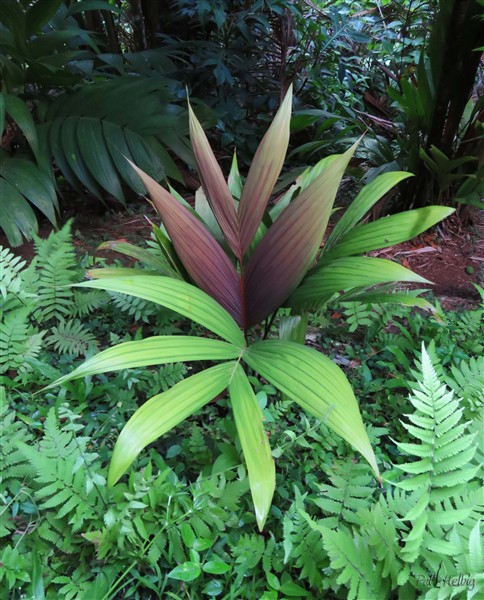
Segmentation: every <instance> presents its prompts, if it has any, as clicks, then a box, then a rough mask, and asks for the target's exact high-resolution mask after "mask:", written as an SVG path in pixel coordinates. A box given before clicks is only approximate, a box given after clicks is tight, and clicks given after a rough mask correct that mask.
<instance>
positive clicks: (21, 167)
mask: <svg viewBox="0 0 484 600" xmlns="http://www.w3.org/2000/svg"><path fill="white" fill-rule="evenodd" d="M0 176H1V177H3V178H4V179H6V180H7V181H8V182H9V183H10V184H11V185H13V186H14V187H15V188H16V189H17V190H18V191H19V192H20V193H21V194H22V195H23V196H25V198H26V199H27V200H28V201H29V202H30V203H31V204H33V205H34V206H36V207H37V208H38V209H39V210H40V211H41V212H42V213H43V214H44V215H45V216H46V217H47V218H48V219H49V221H50V222H51V223H52V225H54V226H55V225H56V214H55V211H56V206H57V196H56V193H55V188H54V184H53V182H52V180H51V178H50V177H49V176H48V175H46V174H45V173H44V172H43V171H41V170H40V169H39V168H38V167H37V165H36V164H35V163H33V162H31V161H30V160H27V159H25V158H4V159H1V160H0ZM0 201H2V202H6V201H7V198H3V197H0ZM7 208H8V207H7Z"/></svg>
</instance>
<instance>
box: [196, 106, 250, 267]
mask: <svg viewBox="0 0 484 600" xmlns="http://www.w3.org/2000/svg"><path fill="white" fill-rule="evenodd" d="M188 110H189V116H190V139H191V141H192V146H193V152H194V154H195V158H196V161H197V165H198V172H199V175H200V178H201V180H202V186H203V189H204V191H205V195H206V197H207V200H208V202H209V204H210V207H211V209H212V212H213V214H214V215H215V218H216V219H217V221H218V224H219V225H220V228H221V230H222V231H223V234H224V236H225V239H226V240H227V242H228V244H229V246H230V247H231V248H232V251H233V252H234V254H235V256H237V257H238V256H240V243H239V234H238V223H237V212H236V210H235V205H234V200H233V198H232V194H231V193H230V190H229V188H228V185H227V183H226V181H225V179H224V176H223V173H222V170H221V168H220V166H219V164H218V162H217V159H216V158H215V156H214V154H213V152H212V149H211V148H210V144H209V143H208V140H207V136H206V135H205V132H204V131H203V129H202V126H201V125H200V123H199V121H198V119H197V117H196V116H195V113H194V112H193V110H192V108H191V106H190V105H188Z"/></svg>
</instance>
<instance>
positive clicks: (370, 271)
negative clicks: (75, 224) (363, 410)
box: [52, 90, 451, 529]
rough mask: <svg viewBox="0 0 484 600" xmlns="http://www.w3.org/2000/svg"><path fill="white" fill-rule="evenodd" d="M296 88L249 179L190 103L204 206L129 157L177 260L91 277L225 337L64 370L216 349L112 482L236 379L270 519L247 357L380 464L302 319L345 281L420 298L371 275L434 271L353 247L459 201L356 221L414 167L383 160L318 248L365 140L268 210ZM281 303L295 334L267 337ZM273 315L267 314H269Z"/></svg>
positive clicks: (253, 475) (349, 394)
mask: <svg viewBox="0 0 484 600" xmlns="http://www.w3.org/2000/svg"><path fill="white" fill-rule="evenodd" d="M291 101H292V97H291V90H289V92H288V94H287V95H286V97H285V99H284V101H283V103H282V105H281V107H280V109H279V111H278V113H277V115H276V116H275V118H274V121H273V123H272V125H271V126H270V128H269V130H268V131H267V133H266V135H265V136H264V138H263V139H262V141H261V143H260V145H259V148H258V150H257V152H256V155H255V158H254V160H253V163H252V165H251V168H250V170H249V173H248V175H247V179H246V182H245V185H244V186H243V187H242V186H241V181H240V177H239V176H238V172H237V169H236V167H235V163H234V167H233V168H232V171H231V175H230V176H229V180H228V183H227V182H226V181H225V179H224V177H223V174H222V171H221V169H220V167H219V165H218V163H217V161H216V159H215V157H214V155H213V152H212V150H211V148H210V146H209V143H208V140H207V138H206V136H205V134H204V132H203V130H202V128H201V126H200V124H199V122H198V120H197V119H196V117H195V115H194V114H193V112H192V111H191V109H190V134H191V140H192V145H193V150H194V153H195V157H196V160H197V163H198V168H199V173H200V176H201V180H202V187H203V191H201V192H200V194H199V195H198V206H199V207H200V211H199V212H200V214H203V215H204V219H202V217H201V216H200V214H198V213H197V212H196V211H194V210H193V209H192V208H191V207H190V206H188V205H187V204H186V203H184V202H183V201H182V200H181V199H180V198H179V197H175V196H174V195H173V194H172V193H170V192H168V191H167V190H165V189H164V188H163V187H161V186H160V185H159V184H157V183H156V182H155V181H154V180H153V179H152V178H150V177H149V176H148V175H146V173H144V172H142V171H141V170H140V169H138V168H137V167H136V166H134V165H132V166H133V168H134V169H135V171H136V172H137V173H138V175H139V177H140V178H141V180H142V181H143V183H144V185H145V186H146V188H147V190H148V192H149V194H150V196H151V199H152V201H153V204H154V206H155V207H156V209H157V211H158V212H159V214H160V216H161V220H162V222H163V225H164V229H165V231H164V232H162V231H161V230H160V229H158V228H155V233H156V234H157V236H158V240H159V241H160V244H161V247H162V249H163V251H164V253H165V256H166V259H167V260H166V263H159V262H158V263H156V260H155V259H154V258H153V255H152V254H151V255H150V254H148V255H147V256H145V258H146V257H148V258H149V260H148V261H147V266H149V268H150V269H152V270H142V269H99V270H94V271H91V272H90V276H91V277H92V278H93V280H91V281H86V282H83V283H82V284H80V285H81V286H84V287H91V288H97V289H104V290H110V291H115V292H122V293H125V294H131V295H133V296H137V297H139V298H143V299H145V300H149V301H153V302H157V303H158V304H160V305H162V306H165V307H167V308H170V309H172V310H174V311H176V312H178V313H180V314H181V315H183V316H185V317H188V318H189V319H191V320H193V321H195V322H196V323H198V324H199V325H201V326H202V327H204V328H205V329H207V330H208V331H209V332H211V334H214V336H218V338H221V339H217V338H215V337H207V336H206V335H204V336H203V337H194V336H184V335H176V336H161V337H151V338H149V339H145V340H142V341H132V342H126V343H123V344H119V345H118V346H115V347H113V348H109V349H107V350H104V351H103V352H100V353H99V354H97V355H96V356H93V357H92V358H90V359H88V360H87V361H85V362H84V363H83V364H82V365H80V366H79V367H78V368H77V369H75V370H74V371H73V372H72V373H70V374H68V375H66V376H64V377H62V378H60V379H59V380H57V381H56V382H55V384H59V383H62V382H64V381H67V380H70V379H73V378H76V377H82V376H87V375H93V374H98V373H104V372H106V371H116V370H120V369H125V368H133V367H140V366H148V365H155V364H164V363H169V362H177V361H196V360H204V361H206V360H210V361H217V364H215V366H212V367H210V368H207V369H205V370H202V371H200V372H198V373H196V374H194V375H192V376H190V377H188V378H187V379H185V380H183V381H181V382H179V383H177V384H176V385H174V386H173V387H172V388H171V389H169V390H168V391H165V392H163V393H161V394H158V395H156V396H154V397H153V398H151V399H150V400H148V401H147V402H146V403H145V404H144V405H143V406H141V407H140V408H139V409H138V410H137V411H136V412H135V413H134V415H133V416H132V417H131V418H130V419H129V421H128V423H127V424H126V425H125V427H124V429H123V430H122V432H121V434H120V436H119V438H118V440H117V442H116V445H115V448H114V451H113V455H112V459H111V463H110V468H109V476H108V483H109V485H114V484H115V483H116V482H117V481H118V479H119V478H120V477H121V476H122V475H123V473H124V472H125V471H126V470H127V469H128V467H129V466H130V465H131V463H132V462H133V461H134V459H135V458H136V457H137V455H138V454H139V453H140V452H141V451H142V450H143V448H145V447H146V446H147V445H148V444H150V443H151V442H153V441H154V440H156V439H157V438H158V437H160V436H161V435H163V434H164V433H166V432H167V431H169V430H170V429H171V428H173V427H174V426H176V425H177V424H178V423H180V422H181V421H182V420H184V419H185V418H187V417H188V416H189V415H191V414H192V413H194V412H195V411H197V410H199V409H200V408H201V407H202V406H203V405H205V404H206V403H208V402H209V401H210V400H212V399H213V398H215V397H216V396H217V395H218V394H220V393H221V392H223V391H224V390H226V389H227V390H228V394H229V398H230V404H231V407H232V411H233V416H234V420H235V424H236V427H237V432H238V436H239V439H240V443H241V447H242V450H243V453H244V457H245V460H246V463H247V469H248V476H249V482H250V488H251V493H252V499H253V503H254V508H255V515H256V519H257V523H258V526H259V528H260V529H262V528H263V526H264V523H265V520H266V517H267V514H268V511H269V508H270V505H271V501H272V496H273V493H274V487H275V466H274V460H273V458H272V456H271V449H270V446H269V442H268V439H267V435H266V433H265V431H264V426H263V416H262V412H261V409H260V408H259V405H258V402H257V399H256V396H255V394H254V391H253V389H252V386H251V384H250V382H249V379H248V377H247V374H246V369H247V367H248V368H250V369H252V370H254V371H255V372H257V373H258V374H259V375H260V376H261V377H263V378H264V379H266V380H267V381H269V382H270V383H271V384H273V385H274V386H275V387H276V388H278V389H279V390H280V391H281V392H282V393H283V394H284V395H285V396H286V397H288V398H291V399H292V400H294V401H295V402H297V403H298V404H299V405H300V406H301V407H302V408H303V409H304V410H306V411H307V412H309V413H311V414H312V415H314V416H315V417H316V418H318V419H320V420H322V421H324V422H325V423H326V424H327V425H328V426H329V427H330V428H331V429H332V430H333V431H335V432H336V433H337V434H339V435H340V436H341V437H342V438H344V439H345V440H346V441H347V442H349V443H350V444H351V445H352V446H353V447H354V448H355V449H356V450H358V451H359V452H360V453H361V454H362V455H363V456H364V457H365V458H366V460H367V461H368V463H369V464H370V465H371V467H372V469H373V471H374V472H375V474H376V476H377V477H379V473H378V467H377V464H376V460H375V456H374V453H373V450H372V448H371V445H370V442H369V439H368V436H367V433H366V431H365V427H364V425H363V422H362V419H361V415H360V411H359V408H358V403H357V401H356V398H355V396H354V393H353V390H352V388H351V386H350V384H349V382H348V380H347V379H346V376H345V375H344V373H343V372H342V371H341V369H339V367H337V366H336V365H335V364H334V363H333V362H332V361H331V360H330V359H329V358H327V357H326V356H324V355H322V354H321V353H319V352H317V351H316V350H314V349H311V348H308V347H305V346H304V345H303V344H301V343H298V341H299V342H301V341H303V340H304V328H303V327H302V326H301V324H302V323H303V322H304V319H303V317H301V316H297V315H300V314H301V313H302V311H304V310H307V309H308V308H312V307H315V306H320V305H321V304H322V303H324V302H326V301H327V300H328V299H329V298H330V297H331V296H333V295H334V294H335V293H337V292H340V291H344V293H345V297H350V298H351V297H352V296H351V294H353V297H364V296H365V294H366V295H367V296H369V297H371V294H373V296H376V299H371V300H368V301H385V300H390V301H396V300H397V301H400V300H403V301H409V300H408V299H409V297H408V296H403V295H402V294H387V293H385V292H382V291H381V290H377V291H372V292H368V291H366V288H367V287H368V286H374V285H376V284H379V283H388V282H394V281H412V282H415V281H417V282H422V281H425V280H424V279H422V278H421V277H419V276H418V275H416V274H414V273H412V272H411V271H409V270H407V269H405V268H403V267H401V266H400V265H398V264H395V263H393V262H391V261H387V260H383V259H376V258H367V257H361V256H360V257H355V256H354V255H357V254H362V253H363V252H364V251H367V250H372V249H375V248H380V247H384V246H388V245H391V244H394V243H397V242H399V241H402V240H404V239H408V238H410V237H413V236H414V235H417V234H418V233H420V232H421V231H423V230H424V229H426V228H427V227H430V226H431V225H433V224H434V223H436V222H437V221H439V220H440V219H442V218H443V217H445V216H446V215H448V214H449V213H450V212H451V210H450V209H446V208H442V207H427V208H425V209H420V210H416V211H411V212H409V213H405V214H403V215H396V216H394V217H389V218H386V219H383V220H381V221H377V222H375V223H370V224H361V225H358V223H359V221H361V219H362V218H363V216H364V215H365V213H366V212H367V211H368V210H369V208H371V206H372V205H373V204H374V203H375V202H376V201H377V200H378V199H379V198H381V196H382V195H383V194H384V193H385V192H386V191H388V189H390V188H391V187H392V186H393V185H395V184H396V183H397V182H398V181H400V180H401V179H403V178H404V177H406V176H407V174H402V173H393V174H386V175H383V176H382V177H381V178H379V179H378V180H376V181H374V182H373V183H371V184H370V185H368V186H366V188H364V189H363V190H362V191H361V192H360V194H359V195H358V197H357V198H356V199H355V202H354V203H353V205H352V206H351V207H350V208H349V209H348V210H347V211H346V213H345V215H344V216H343V218H342V219H341V220H340V221H339V223H338V225H337V227H336V228H335V229H334V231H333V233H332V234H331V236H330V237H329V239H328V241H327V242H326V245H325V246H324V247H323V249H322V251H321V249H320V246H321V243H322V240H323V236H324V232H325V229H326V225H327V223H328V219H329V216H330V214H331V210H332V205H333V202H334V198H335V196H336V192H337V189H338V186H339V183H340V180H341V178H342V176H343V173H344V171H345V168H346V166H347V164H348V162H349V160H350V158H351V156H352V154H353V152H354V150H355V146H354V147H352V148H350V149H349V150H348V151H347V152H346V153H344V154H342V155H338V156H333V157H330V158H327V159H324V160H323V161H321V162H320V163H319V164H318V165H316V167H314V168H313V169H312V170H310V171H308V172H307V173H305V174H304V175H303V176H302V177H301V178H300V179H299V180H298V182H297V183H296V184H295V185H294V186H293V187H292V188H291V190H290V191H289V192H288V193H287V194H286V195H285V196H284V197H283V198H282V199H281V200H280V202H278V203H277V204H276V206H275V207H274V208H273V209H272V210H271V211H268V210H267V204H268V200H269V198H270V196H271V194H272V193H273V187H274V184H275V183H276V180H277V179H278V177H279V174H280V171H281V168H282V165H283V162H284V159H285V154H286V150H287V146H288V142H289V122H290V116H291ZM124 250H126V251H127V252H129V251H130V250H129V249H127V248H124ZM131 251H132V249H131ZM139 258H143V256H142V255H139ZM153 269H154V270H153ZM410 299H411V301H412V302H413V303H419V302H424V301H423V300H421V299H419V298H415V297H410ZM281 307H289V308H291V309H292V315H291V316H290V317H288V318H287V317H286V319H285V321H284V324H285V326H284V328H283V329H284V334H283V335H281V338H280V339H265V338H266V337H267V335H266V334H267V331H268V330H269V329H270V324H271V323H272V320H273V317H274V315H275V313H276V312H277V311H278V310H279V308H281ZM263 322H265V325H266V326H265V328H261V327H259V325H260V324H262V323H263ZM263 331H264V333H265V334H264V333H261V332H263ZM297 334H299V335H297ZM261 338H262V339H261ZM298 338H299V340H298ZM293 340H298V341H293ZM55 384H52V385H55Z"/></svg>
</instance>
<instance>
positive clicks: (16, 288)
mask: <svg viewBox="0 0 484 600" xmlns="http://www.w3.org/2000/svg"><path fill="white" fill-rule="evenodd" d="M24 267H25V261H24V260H22V259H21V257H20V256H15V254H13V253H12V252H11V251H10V250H9V248H4V247H3V246H0V311H2V312H3V313H5V312H7V311H9V310H13V309H14V308H19V307H26V306H28V300H29V298H32V295H31V294H27V292H26V291H25V290H24V289H22V277H21V274H22V270H23V269H24Z"/></svg>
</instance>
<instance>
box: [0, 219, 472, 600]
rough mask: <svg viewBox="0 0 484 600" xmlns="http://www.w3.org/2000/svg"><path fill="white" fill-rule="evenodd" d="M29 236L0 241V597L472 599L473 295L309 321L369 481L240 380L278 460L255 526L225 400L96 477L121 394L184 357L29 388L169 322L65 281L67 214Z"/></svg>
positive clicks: (139, 389)
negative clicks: (339, 373)
mask: <svg viewBox="0 0 484 600" xmlns="http://www.w3.org/2000/svg"><path fill="white" fill-rule="evenodd" d="M36 250H37V254H36V257H35V259H34V260H33V261H32V263H31V264H30V265H28V266H27V265H26V264H25V263H24V262H23V261H21V260H20V259H19V258H16V257H14V255H12V253H11V252H10V251H9V250H7V249H3V250H2V252H1V261H2V270H3V273H4V277H3V280H2V310H3V312H4V317H5V318H4V320H3V322H2V325H1V333H0V336H1V341H2V345H3V344H4V347H5V348H7V349H8V350H7V352H6V353H5V355H4V356H3V357H2V371H3V376H2V384H3V385H2V396H1V402H2V408H1V420H2V422H1V431H2V458H3V460H2V465H1V474H0V499H1V503H2V508H1V510H2V517H1V530H0V534H1V536H2V554H1V559H0V586H1V587H0V589H1V591H2V596H3V597H10V598H21V597H33V598H44V597H45V598H58V597H62V598H67V599H71V598H72V599H74V598H86V599H87V598H96V599H98V598H99V599H102V598H106V599H108V598H118V597H122V598H154V597H163V598H186V597H189V598H204V597H219V598H246V599H248V598H264V599H276V598H321V597H324V598H389V597H393V596H392V594H396V596H398V597H399V598H405V599H407V598H413V597H415V598H428V599H431V598H473V597H476V598H477V597H479V595H480V593H482V572H483V566H484V565H483V555H482V546H481V534H482V531H481V528H482V525H481V519H482V488H481V483H480V466H481V464H482V459H483V448H482V436H481V435H480V433H481V431H480V422H479V414H480V413H481V412H482V379H483V375H482V374H483V358H482V319H483V311H482V309H476V310H470V311H463V312H456V313H454V312H448V313H447V314H445V315H444V314H443V313H442V312H441V311H439V310H437V311H436V312H435V314H434V316H429V314H428V313H426V314H424V313H422V312H420V311H417V312H415V309H412V308H410V307H408V308H405V307H401V306H397V305H393V304H387V305H384V306H385V308H382V307H381V306H379V307H377V306H375V305H370V304H363V303H359V302H352V303H349V302H344V303H341V304H340V305H337V306H330V307H329V310H327V311H325V312H324V313H323V312H321V313H318V314H317V315H316V316H315V318H314V319H313V320H312V322H311V323H310V325H311V331H312V332H313V337H312V339H313V343H314V344H315V345H317V346H318V347H319V348H321V349H322V350H323V351H324V352H325V353H328V354H329V355H330V356H332V357H333V360H335V361H336V362H337V363H338V362H339V364H342V365H343V366H344V369H345V372H346V374H347V376H348V377H349V379H350V381H351V383H352V384H353V386H354V388H355V390H357V395H358V400H359V404H360V407H361V410H362V414H363V419H364V422H365V424H366V426H367V430H368V434H369V437H370V441H371V443H372V445H373V447H374V449H375V453H376V456H377V460H378V463H379V465H380V469H381V471H382V483H381V484H378V482H377V480H376V479H375V478H374V476H373V475H372V473H371V471H370V469H369V467H368V466H367V465H366V464H364V463H363V462H362V461H361V460H360V458H359V457H358V455H356V454H355V452H354V451H353V450H352V449H351V447H350V446H349V445H348V444H346V443H345V442H344V441H343V440H342V439H341V438H339V437H337V436H336V435H335V434H334V433H332V432H331V431H330V430H329V429H328V427H327V426H326V425H325V424H324V423H323V422H320V421H317V420H315V419H313V418H308V417H307V416H305V415H304V414H302V413H301V412H300V411H298V410H296V406H295V404H294V403H293V402H291V401H290V400H288V399H287V398H285V397H284V396H281V395H280V394H279V393H277V392H276V389H275V388H274V387H273V386H271V385H269V384H267V383H264V382H263V381H260V380H256V379H254V378H251V382H252V384H253V385H254V389H255V391H256V397H257V401H258V403H259V406H260V408H261V410H262V412H263V415H264V428H265V430H266V432H267V435H268V436H269V438H270V441H271V447H272V449H273V451H272V453H273V456H274V458H275V460H276V464H277V470H276V486H275V496H274V501H273V506H272V508H271V509H270V511H269V515H268V518H267V522H266V525H265V528H264V531H263V532H262V534H260V533H257V532H256V523H255V516H254V514H253V511H252V508H251V505H250V495H249V494H248V491H249V483H248V474H247V470H246V466H245V463H244V460H243V457H242V454H241V447H240V442H239V441H238V438H237V435H236V430H235V424H234V421H233V417H232V415H231V413H229V412H228V411H227V402H228V400H227V399H221V400H219V401H218V402H216V403H212V404H209V405H208V406H207V407H205V409H204V412H203V417H202V416H201V414H195V415H194V416H193V417H191V418H190V419H189V420H188V421H185V422H184V423H183V424H182V425H180V426H179V427H176V428H175V429H174V430H172V431H171V432H170V433H169V434H167V435H165V436H163V437H162V438H160V440H159V442H158V443H157V444H156V445H155V446H153V447H152V448H151V449H150V450H149V452H148V453H147V454H145V455H141V456H140V457H139V458H138V460H137V462H136V465H135V468H133V469H132V470H130V472H129V474H128V476H127V478H126V479H124V480H123V481H122V482H121V483H119V484H117V485H116V486H115V487H113V488H107V486H106V479H107V463H108V461H109V459H110V455H111V452H112V448H113V444H114V441H115V440H116V438H117V436H118V434H119V431H120V430H121V428H122V427H123V425H124V422H125V421H126V419H127V418H129V416H131V414H132V413H133V411H134V410H135V409H136V408H137V403H138V402H139V401H144V397H145V395H146V394H147V393H150V394H153V393H158V392H161V391H163V390H166V389H168V388H169V387H171V386H172V385H174V384H176V383H177V382H178V381H180V380H182V379H183V378H184V377H185V376H187V375H188V374H189V373H190V371H192V370H193V368H194V364H182V363H178V364H169V365H165V366H162V367H157V368H146V367H145V368H138V369H127V370H124V371H122V372H120V373H117V374H111V375H109V376H106V375H102V376H94V377H86V378H83V379H77V380H74V381H69V382H67V383H65V384H64V385H63V386H62V387H61V388H54V389H49V390H45V391H42V390H41V388H42V387H43V386H45V385H47V384H49V383H50V382H51V381H52V380H53V379H54V378H56V377H59V376H60V375H63V374H66V373H69V372H70V371H71V370H72V365H73V363H74V364H76V361H78V360H80V358H79V357H84V356H91V355H92V354H93V353H94V352H96V350H97V349H98V348H99V347H103V346H105V345H106V344H109V343H113V342H121V341H131V340H136V339H140V336H141V335H142V334H143V331H145V330H147V329H148V330H150V331H152V332H156V333H157V334H171V333H176V332H180V330H181V329H183V328H184V327H185V324H184V323H183V322H181V321H180V320H179V317H178V316H177V315H175V314H174V313H171V312H169V311H167V310H166V309H163V308H160V307H159V306H158V305H156V304H153V303H150V302H146V301H139V300H137V299H133V298H132V297H130V296H123V295H121V294H115V293H113V292H105V291H101V290H83V289H79V288H72V287H66V286H69V285H70V284H72V283H74V282H78V281H80V279H81V278H82V275H83V269H84V268H85V267H86V266H90V265H91V264H92V258H90V257H89V256H84V257H83V258H82V259H81V262H80V263H79V262H77V261H76V260H75V258H74V257H75V255H74V249H73V245H72V241H71V236H70V232H69V228H68V227H66V228H64V229H63V230H61V231H60V232H59V233H57V234H51V236H50V237H49V238H48V239H47V240H40V239H37V240H36ZM153 256H154V254H153ZM54 266H55V268H54ZM110 296H111V297H110ZM336 311H339V312H336ZM396 596H395V597H396Z"/></svg>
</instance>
